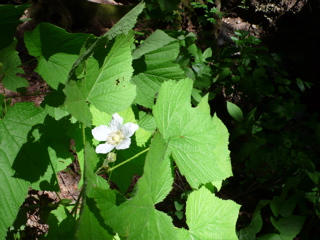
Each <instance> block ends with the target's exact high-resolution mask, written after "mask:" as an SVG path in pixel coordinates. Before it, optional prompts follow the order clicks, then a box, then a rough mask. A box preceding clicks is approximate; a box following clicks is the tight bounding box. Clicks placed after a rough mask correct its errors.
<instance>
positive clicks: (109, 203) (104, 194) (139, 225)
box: [95, 133, 176, 239]
mask: <svg viewBox="0 0 320 240" xmlns="http://www.w3.org/2000/svg"><path fill="white" fill-rule="evenodd" d="M168 157H169V151H168V149H167V144H166V143H165V142H164V140H163V139H162V137H161V135H160V134H159V133H156V135H155V137H154V139H153V141H152V145H151V148H150V150H149V152H148V154H147V158H146V162H145V167H144V174H143V176H142V177H141V178H140V179H139V181H138V184H137V186H136V187H137V192H136V194H135V196H134V197H133V198H131V199H130V200H127V201H125V202H123V203H122V204H120V205H119V206H116V205H115V195H114V193H112V192H110V190H109V191H106V190H101V189H99V188H97V189H96V192H95V200H96V202H97V205H98V207H99V209H100V210H101V215H102V216H103V218H104V221H105V223H106V224H107V225H110V226H111V227H112V228H113V230H114V231H115V232H117V233H118V234H119V235H120V236H121V237H126V238H130V239H174V238H175V236H176V230H175V229H174V226H173V224H172V219H171V218H170V217H169V216H167V215H166V214H165V213H163V212H160V211H158V210H156V209H155V206H154V205H155V204H156V203H158V202H161V201H162V200H163V199H164V198H165V196H166V195H167V194H168V193H169V192H170V190H171V185H172V183H173V178H172V174H171V168H170V161H169V158H168ZM155 166H157V167H155ZM110 216H112V217H110Z"/></svg>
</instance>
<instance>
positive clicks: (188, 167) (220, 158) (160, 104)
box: [153, 79, 232, 188]
mask: <svg viewBox="0 0 320 240" xmlns="http://www.w3.org/2000/svg"><path fill="white" fill-rule="evenodd" d="M192 84H193V83H192V80H191V79H184V80H181V81H179V82H175V81H168V82H165V83H163V85H162V86H161V89H160V92H159V96H158V100H157V103H156V105H155V106H154V110H153V113H154V116H155V119H156V122H157V126H158V128H159V131H160V132H161V134H162V135H163V138H164V139H165V140H166V141H167V142H169V145H168V147H169V149H170V150H171V151H172V156H173V157H174V160H175V161H176V163H177V165H178V167H179V170H180V172H181V173H182V174H183V175H185V177H186V179H187V181H188V182H189V184H190V185H191V187H193V188H198V187H199V186H200V185H201V184H206V183H208V182H212V183H213V184H214V185H215V186H216V187H218V188H219V187H220V185H221V182H222V180H224V179H226V178H227V177H230V176H231V175H232V171H231V164H230V157H229V150H228V135H229V134H228V131H227V128H226V127H225V126H224V124H223V123H222V122H221V120H220V119H219V118H218V117H217V116H214V117H211V116H210V114H209V113H208V112H206V111H203V110H202V108H192V107H191V104H190V98H191V91H192ZM202 104H203V103H202Z"/></svg>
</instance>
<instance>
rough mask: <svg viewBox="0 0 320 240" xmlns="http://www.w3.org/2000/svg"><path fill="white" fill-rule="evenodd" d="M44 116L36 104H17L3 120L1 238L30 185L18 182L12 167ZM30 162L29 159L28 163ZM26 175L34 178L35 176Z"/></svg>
mask: <svg viewBox="0 0 320 240" xmlns="http://www.w3.org/2000/svg"><path fill="white" fill-rule="evenodd" d="M45 115H46V114H45V112H44V111H43V109H41V108H36V107H35V106H34V105H33V103H26V102H25V103H17V104H15V105H14V106H13V107H11V108H9V111H8V113H7V114H6V115H5V117H4V118H3V119H2V120H0V166H1V170H0V181H1V183H2V184H1V187H0V190H1V194H0V206H1V208H0V238H1V239H4V238H5V236H6V232H7V229H8V227H10V226H11V225H12V223H13V221H14V219H15V218H16V216H17V213H18V210H19V208H20V206H21V204H22V203H23V201H24V199H25V197H26V194H27V192H28V187H29V185H30V183H28V182H27V181H25V180H23V179H19V178H15V177H13V175H14V174H15V172H14V170H13V169H12V165H13V163H14V160H15V158H16V156H17V155H18V153H19V151H20V149H21V147H22V145H23V144H24V143H25V142H27V140H28V134H29V131H30V130H31V129H32V128H33V127H34V126H35V125H37V124H39V123H42V122H43V120H44V118H45ZM26 161H27V159H26ZM26 174H29V175H32V174H33V173H32V172H28V173H26Z"/></svg>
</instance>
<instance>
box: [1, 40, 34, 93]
mask: <svg viewBox="0 0 320 240" xmlns="http://www.w3.org/2000/svg"><path fill="white" fill-rule="evenodd" d="M16 45H17V41H14V42H13V43H11V45H9V46H8V47H7V48H4V49H2V50H0V63H1V65H2V67H1V68H0V80H1V81H2V82H3V84H4V87H5V88H7V89H9V90H12V91H15V92H17V91H18V89H19V88H22V87H27V86H28V85H29V84H28V81H27V80H26V79H24V78H22V77H19V76H17V73H24V71H23V70H22V69H21V68H19V66H21V61H20V58H19V56H18V52H17V51H16Z"/></svg>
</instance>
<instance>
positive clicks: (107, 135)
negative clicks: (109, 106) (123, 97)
mask: <svg viewBox="0 0 320 240" xmlns="http://www.w3.org/2000/svg"><path fill="white" fill-rule="evenodd" d="M122 124H123V118H122V117H120V116H119V115H118V114H117V113H115V114H113V115H112V120H111V122H110V124H109V127H108V126H106V125H101V126H98V127H95V128H94V129H92V135H93V137H94V138H95V139H96V140H98V141H105V143H103V144H100V145H98V146H97V148H96V153H108V152H110V151H112V149H114V148H116V149H117V150H119V149H126V148H129V146H130V144H131V139H130V137H131V136H132V135H133V134H134V132H135V131H137V130H138V128H139V126H138V125H137V124H134V123H126V124H124V125H122Z"/></svg>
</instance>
